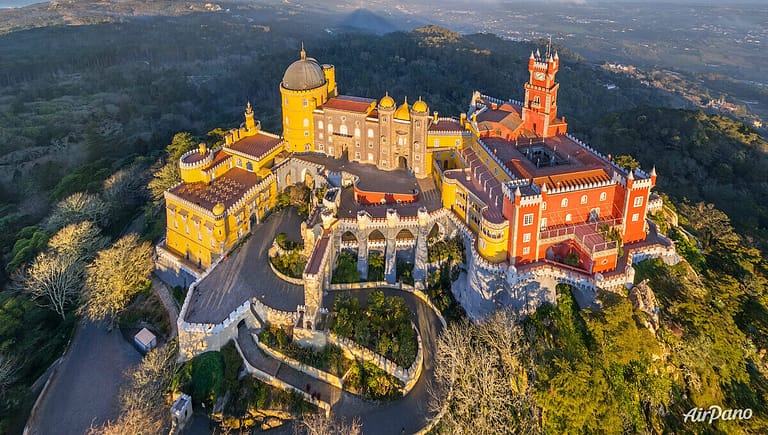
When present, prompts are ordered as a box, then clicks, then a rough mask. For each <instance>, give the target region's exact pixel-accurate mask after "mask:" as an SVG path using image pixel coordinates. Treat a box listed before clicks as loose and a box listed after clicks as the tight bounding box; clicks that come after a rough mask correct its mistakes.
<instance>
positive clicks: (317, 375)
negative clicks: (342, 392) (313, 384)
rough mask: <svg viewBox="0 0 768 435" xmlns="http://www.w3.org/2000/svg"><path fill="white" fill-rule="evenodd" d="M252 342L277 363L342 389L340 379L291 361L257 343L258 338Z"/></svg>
mask: <svg viewBox="0 0 768 435" xmlns="http://www.w3.org/2000/svg"><path fill="white" fill-rule="evenodd" d="M254 341H256V345H257V346H258V347H259V349H261V350H262V351H264V353H266V354H267V355H269V356H270V357H272V358H274V359H276V360H278V361H282V362H283V363H284V364H287V365H288V366H289V367H291V368H294V369H296V370H298V371H300V372H303V373H306V374H308V375H309V376H312V377H313V378H315V379H319V380H321V381H323V382H325V383H328V384H331V385H333V386H334V387H336V388H339V389H344V382H343V381H342V380H341V378H340V377H338V376H335V375H332V374H330V373H328V372H326V371H324V370H320V369H318V368H316V367H312V366H310V365H307V364H304V363H302V362H301V361H298V360H296V359H293V358H291V357H289V356H287V355H285V354H283V353H282V352H280V351H279V350H277V349H272V348H271V347H269V346H267V345H266V344H264V343H262V342H261V341H259V340H258V337H254Z"/></svg>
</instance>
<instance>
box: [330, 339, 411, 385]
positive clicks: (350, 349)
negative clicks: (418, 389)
mask: <svg viewBox="0 0 768 435" xmlns="http://www.w3.org/2000/svg"><path fill="white" fill-rule="evenodd" d="M411 327H412V328H413V329H416V327H415V326H414V325H413V324H411ZM416 341H417V351H416V359H415V360H414V361H413V363H412V364H411V366H410V367H408V368H404V367H400V366H399V365H398V364H397V363H395V362H394V361H390V360H389V359H387V358H385V357H384V356H383V355H380V354H378V353H376V352H374V351H372V350H370V349H368V348H367V347H364V346H360V345H359V344H357V343H355V341H354V340H350V339H348V338H344V337H339V336H338V335H336V334H334V333H332V332H329V333H328V343H329V344H332V345H335V346H338V347H340V348H341V350H342V351H344V356H345V357H347V358H349V359H362V360H363V361H367V362H370V363H373V364H375V365H376V367H378V368H380V369H382V370H384V371H385V372H387V373H388V374H389V375H392V376H394V377H395V378H397V379H398V380H400V381H401V382H402V383H403V388H401V389H400V391H401V392H402V393H403V395H406V394H408V393H409V392H410V391H411V389H412V388H413V386H414V385H416V382H417V381H418V380H419V376H421V372H422V370H423V366H424V350H423V349H422V344H421V336H420V335H419V333H418V331H416Z"/></svg>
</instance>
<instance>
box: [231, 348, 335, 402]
mask: <svg viewBox="0 0 768 435" xmlns="http://www.w3.org/2000/svg"><path fill="white" fill-rule="evenodd" d="M235 347H237V351H238V352H239V353H240V358H242V360H243V363H244V364H245V371H247V372H248V374H250V375H251V376H253V377H255V378H256V379H258V380H260V381H262V382H264V383H265V384H269V385H272V386H273V387H275V388H279V389H281V390H284V391H293V392H296V393H298V394H300V395H301V397H303V398H304V400H305V401H307V402H309V403H311V404H313V405H315V406H317V407H318V408H319V409H322V410H323V411H324V412H325V416H326V417H330V415H331V404H330V403H328V402H326V401H323V400H318V399H315V398H314V397H312V395H310V394H309V393H307V392H306V391H304V390H301V389H299V388H296V387H294V386H293V385H291V384H288V383H286V382H283V381H281V380H280V379H278V378H276V377H274V376H272V375H270V374H269V373H265V372H263V371H261V370H259V369H257V368H256V367H254V366H252V365H251V364H250V363H249V362H248V360H247V359H246V358H245V355H243V351H242V350H241V349H240V344H239V343H238V342H237V340H235Z"/></svg>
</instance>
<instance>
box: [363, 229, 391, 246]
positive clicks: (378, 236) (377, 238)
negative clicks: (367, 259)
mask: <svg viewBox="0 0 768 435" xmlns="http://www.w3.org/2000/svg"><path fill="white" fill-rule="evenodd" d="M386 241H387V238H386V237H384V234H383V233H382V232H381V231H379V230H373V231H371V232H370V233H368V243H376V242H386Z"/></svg>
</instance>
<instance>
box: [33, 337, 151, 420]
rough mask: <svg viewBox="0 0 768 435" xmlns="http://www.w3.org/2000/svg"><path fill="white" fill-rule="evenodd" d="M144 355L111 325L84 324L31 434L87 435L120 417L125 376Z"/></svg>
mask: <svg viewBox="0 0 768 435" xmlns="http://www.w3.org/2000/svg"><path fill="white" fill-rule="evenodd" d="M140 361H141V354H140V353H139V352H138V351H137V350H136V349H135V348H134V347H133V346H131V345H130V344H129V343H128V342H127V341H125V340H124V339H123V336H122V335H121V334H120V331H119V330H117V329H115V330H113V331H112V332H107V327H106V324H102V323H93V322H84V323H80V324H79V325H78V327H77V331H76V332H75V336H74V337H73V339H72V343H71V345H70V347H69V351H68V352H67V354H66V355H65V356H64V359H63V360H62V362H61V364H60V365H59V367H58V369H57V373H56V374H55V375H54V377H53V379H52V380H51V384H50V385H49V386H48V390H47V392H46V393H45V396H44V397H42V398H41V401H40V403H39V405H38V408H37V411H36V415H35V418H32V419H30V421H29V422H28V427H29V433H30V434H40V435H47V434H82V433H84V432H85V431H86V430H88V428H89V427H91V425H94V426H98V425H101V424H103V423H104V422H105V421H106V420H108V419H113V418H116V417H118V416H119V414H120V404H119V401H118V395H119V391H120V387H121V386H122V385H124V383H125V381H126V377H125V373H126V372H127V371H128V369H130V368H132V367H134V366H135V365H137V364H138V363H139V362H140Z"/></svg>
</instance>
